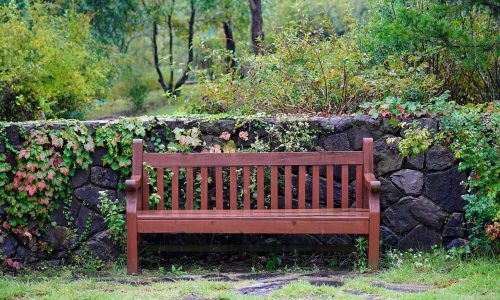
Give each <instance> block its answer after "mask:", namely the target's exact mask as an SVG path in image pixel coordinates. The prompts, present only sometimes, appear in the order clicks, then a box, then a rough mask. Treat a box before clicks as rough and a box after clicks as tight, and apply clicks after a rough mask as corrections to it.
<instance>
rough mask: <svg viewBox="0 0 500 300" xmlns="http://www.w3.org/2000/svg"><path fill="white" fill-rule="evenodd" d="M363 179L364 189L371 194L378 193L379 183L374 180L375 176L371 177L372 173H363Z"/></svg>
mask: <svg viewBox="0 0 500 300" xmlns="http://www.w3.org/2000/svg"><path fill="white" fill-rule="evenodd" d="M364 177H365V178H364V179H365V180H364V185H365V187H366V189H368V190H369V191H371V192H372V193H379V192H380V187H381V185H380V181H378V180H377V178H375V175H373V173H365V176H364Z"/></svg>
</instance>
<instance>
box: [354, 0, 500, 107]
mask: <svg viewBox="0 0 500 300" xmlns="http://www.w3.org/2000/svg"><path fill="white" fill-rule="evenodd" d="M371 2H372V3H371V4H372V5H371V8H370V14H369V16H370V17H369V19H368V20H367V21H366V22H365V23H364V24H362V26H359V27H358V30H357V34H355V35H354V37H355V39H356V40H357V41H356V44H357V45H359V47H360V48H361V49H363V51H364V52H366V53H367V54H368V55H369V58H370V64H371V65H380V64H382V63H383V62H384V61H385V60H386V59H387V58H388V57H390V56H395V57H397V59H398V60H401V61H404V60H407V59H411V58H415V57H416V58H417V60H418V61H419V62H420V63H421V64H425V70H424V71H425V73H426V74H428V75H429V76H435V77H436V78H437V79H438V80H439V81H440V82H442V83H443V88H442V89H441V90H440V92H443V91H445V90H449V91H450V93H451V97H452V99H454V100H455V101H457V102H458V103H460V104H464V103H469V102H471V103H483V102H488V101H492V100H497V99H498V97H499V93H500V85H499V82H500V81H499V79H500V78H499V76H500V64H499V51H498V44H499V41H500V35H499V31H500V18H498V4H493V3H491V4H490V3H487V2H489V1H441V0H423V1H410V0H398V1H394V0H373V1H371Z"/></svg>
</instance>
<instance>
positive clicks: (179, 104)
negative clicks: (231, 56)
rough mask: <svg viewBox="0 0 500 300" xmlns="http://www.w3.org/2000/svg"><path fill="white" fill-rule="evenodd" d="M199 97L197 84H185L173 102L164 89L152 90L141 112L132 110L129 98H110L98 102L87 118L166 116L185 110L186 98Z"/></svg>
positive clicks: (87, 114)
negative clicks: (169, 99)
mask: <svg viewBox="0 0 500 300" xmlns="http://www.w3.org/2000/svg"><path fill="white" fill-rule="evenodd" d="M194 97H199V94H198V89H197V86H196V84H187V85H184V86H183V89H182V94H181V97H180V99H179V100H177V101H174V102H173V103H172V104H167V102H166V98H165V96H164V92H163V91H162V90H154V91H150V92H149V93H148V95H147V96H146V99H145V100H144V110H143V111H140V112H133V111H132V103H131V102H130V101H129V100H128V99H124V98H118V99H108V100H104V102H102V103H97V104H95V105H94V107H93V108H92V109H90V110H89V111H88V112H87V113H86V114H85V119H87V120H99V119H111V118H117V117H120V116H129V117H131V116H143V115H148V116H164V115H173V114H176V113H180V112H183V107H184V105H185V101H184V99H187V98H194Z"/></svg>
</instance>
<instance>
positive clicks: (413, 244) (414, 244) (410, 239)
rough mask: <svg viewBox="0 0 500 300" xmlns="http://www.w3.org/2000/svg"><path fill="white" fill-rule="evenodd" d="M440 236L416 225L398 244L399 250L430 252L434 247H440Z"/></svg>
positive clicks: (422, 226)
mask: <svg viewBox="0 0 500 300" xmlns="http://www.w3.org/2000/svg"><path fill="white" fill-rule="evenodd" d="M441 243H442V238H441V235H440V234H439V233H438V232H437V231H435V230H433V229H430V228H428V227H426V226H424V225H417V227H415V228H413V230H412V231H410V232H409V233H408V234H407V235H406V236H405V237H404V238H402V239H401V241H400V242H399V245H398V247H399V249H400V250H409V249H413V250H419V251H424V250H430V249H431V248H432V247H433V246H435V245H441Z"/></svg>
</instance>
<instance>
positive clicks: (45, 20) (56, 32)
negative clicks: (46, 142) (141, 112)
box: [0, 4, 110, 121]
mask: <svg viewBox="0 0 500 300" xmlns="http://www.w3.org/2000/svg"><path fill="white" fill-rule="evenodd" d="M24 12H25V13H21V11H20V10H19V9H18V8H17V7H16V6H15V5H9V6H3V7H0V40H1V41H2V42H1V43H0V120H7V121H22V120H32V119H37V118H40V117H42V116H45V117H47V118H59V117H75V116H76V115H75V113H76V112H79V111H82V110H84V109H86V107H87V106H88V105H89V104H90V103H92V102H93V101H94V100H95V99H97V98H99V97H100V96H102V95H103V94H104V92H105V90H106V88H107V84H108V79H109V74H110V68H109V64H108V61H107V59H106V57H104V56H103V55H102V53H106V49H105V48H103V47H102V46H101V45H100V44H99V43H98V42H97V41H96V40H95V39H94V38H93V36H92V34H91V25H90V20H89V18H88V17H87V16H86V15H83V14H79V13H76V12H75V11H74V10H68V11H67V12H66V14H65V15H56V14H54V13H53V12H57V7H56V8H55V9H54V6H50V9H49V6H48V5H44V4H35V5H29V6H28V7H27V8H26V9H25V11H24Z"/></svg>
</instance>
